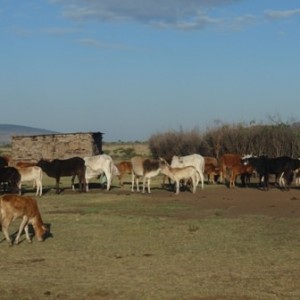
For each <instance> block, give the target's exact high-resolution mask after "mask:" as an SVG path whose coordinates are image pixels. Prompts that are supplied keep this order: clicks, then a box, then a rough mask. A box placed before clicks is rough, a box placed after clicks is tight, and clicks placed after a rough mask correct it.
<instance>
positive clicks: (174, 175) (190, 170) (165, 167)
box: [160, 158, 200, 194]
mask: <svg viewBox="0 0 300 300" xmlns="http://www.w3.org/2000/svg"><path fill="white" fill-rule="evenodd" d="M160 163H161V166H160V167H161V173H162V174H164V175H166V176H168V177H169V178H170V179H171V180H173V181H175V183H176V194H179V189H180V181H182V180H183V181H188V180H191V181H192V192H193V193H196V188H197V185H198V183H199V178H200V176H199V173H198V171H197V170H196V168H195V167H193V166H186V167H182V168H172V167H171V166H170V165H169V164H168V163H167V162H166V161H165V160H164V159H163V158H161V159H160Z"/></svg>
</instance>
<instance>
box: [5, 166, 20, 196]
mask: <svg viewBox="0 0 300 300" xmlns="http://www.w3.org/2000/svg"><path fill="white" fill-rule="evenodd" d="M20 181H21V175H20V173H19V171H18V170H17V169H16V168H14V167H2V168H0V184H1V183H4V184H5V183H8V186H9V188H10V190H11V192H12V193H18V191H19V184H20Z"/></svg>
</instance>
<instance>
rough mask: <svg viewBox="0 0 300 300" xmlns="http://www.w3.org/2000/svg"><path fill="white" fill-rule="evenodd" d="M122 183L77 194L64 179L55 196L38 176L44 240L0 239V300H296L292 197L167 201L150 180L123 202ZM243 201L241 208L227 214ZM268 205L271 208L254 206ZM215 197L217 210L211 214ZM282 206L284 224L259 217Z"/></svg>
mask: <svg viewBox="0 0 300 300" xmlns="http://www.w3.org/2000/svg"><path fill="white" fill-rule="evenodd" d="M139 147H141V148H135V147H132V145H131V144H128V145H124V144H122V145H116V144H113V145H111V144H109V145H104V147H103V149H104V151H109V154H110V155H112V154H113V153H114V154H116V156H117V157H118V158H119V159H121V158H122V153H125V154H128V153H132V151H134V152H135V153H137V154H143V155H144V154H145V155H146V154H147V153H148V152H147V151H148V148H147V145H145V144H142V145H139ZM132 148H133V150H131V149H132ZM128 149H129V150H128ZM125 181H126V184H125V186H124V187H122V188H120V187H118V182H117V181H116V180H114V185H113V188H112V190H111V191H109V192H107V191H105V190H100V189H99V188H94V189H91V191H90V192H89V193H79V192H76V191H75V192H72V191H71V190H70V188H69V186H70V178H64V179H63V180H62V182H61V183H62V187H63V188H65V190H64V191H63V192H62V193H61V194H60V195H56V194H55V191H54V189H53V186H54V180H53V179H49V178H47V176H44V180H43V183H44V192H45V194H44V196H42V197H39V198H38V203H39V207H40V211H41V213H42V217H43V220H44V222H45V223H47V224H49V225H50V227H51V233H52V237H50V238H48V239H47V240H46V241H45V242H43V243H39V242H37V240H36V239H35V238H33V243H32V244H28V243H27V242H26V240H25V236H24V235H22V238H21V243H20V244H19V245H18V246H12V247H9V246H8V244H7V243H6V241H5V240H4V239H3V235H2V234H0V274H1V275H0V276H1V277H0V299H1V300H2V299H3V300H6V299H7V300H13V299H14V300H15V299H64V300H68V299H76V300H77V299H78V300H79V299H80V300H81V299H91V300H94V299H95V300H96V299H100V300H103V299H106V300H110V299H112V300H113V299H114V300H117V299H130V300H141V299H145V300H148V299H149V300H150V299H151V300H152V299H153V300H156V299H157V300H161V299H166V300H181V299H184V300H200V299H201V300H216V299H224V300H249V299H253V300H256V299H266V300H282V299H289V300H298V299H300V230H299V229H300V221H299V217H297V216H298V215H296V216H293V214H294V212H295V211H296V209H298V208H299V204H298V203H299V201H298V200H300V196H299V195H298V194H299V191H298V190H294V191H292V192H289V193H290V194H289V193H283V192H280V191H277V190H275V191H270V192H268V193H262V192H260V191H256V190H248V191H245V190H243V192H242V193H240V192H239V191H240V190H242V189H240V190H239V189H237V190H236V191H231V190H228V189H226V188H224V187H222V186H220V185H216V186H206V187H205V192H204V191H199V190H198V191H197V194H196V195H192V194H190V193H188V192H185V193H181V194H180V195H179V196H175V195H174V194H173V193H172V192H170V191H166V190H162V189H161V188H160V183H161V177H157V178H155V179H154V180H153V183H152V194H151V195H143V194H137V193H131V191H130V185H129V184H128V183H129V182H130V177H129V176H128V177H127V178H126V179H125ZM93 183H94V184H96V181H95V182H93ZM25 188H26V195H33V191H32V190H31V186H30V185H27V186H25ZM215 192H217V193H215ZM237 193H240V196H236V195H239V194H237ZM279 193H281V194H279ZM246 194H247V197H248V199H250V201H248V202H247V203H248V206H249V207H247V208H244V209H241V210H239V211H243V213H242V214H239V213H231V212H233V211H234V210H235V209H236V207H237V206H239V205H240V204H242V203H243V202H246V200H245V196H246ZM212 195H214V196H212ZM216 195H217V196H216ZM278 195H279V196H278ZM274 196H276V197H277V198H278V199H277V200H276V201H277V202H276V201H275V200H274V201H275V202H274V203H273V202H267V201H265V200H267V199H264V198H267V197H268V198H269V201H272V197H274ZM218 197H219V198H220V199H221V198H222V199H223V202H225V205H223V206H222V205H216V206H213V204H211V203H212V202H213V201H217V200H218V199H216V198H218ZM239 197H240V198H239ZM251 197H252V199H253V202H252V201H251ZM281 198H282V199H281ZM234 199H237V201H236V200H234ZM270 199H271V200H270ZM254 200H255V201H256V203H259V202H264V201H265V204H262V210H261V211H260V210H259V209H255V210H251V209H252V207H253V206H254V204H253V203H254ZM197 203H201V206H200V205H198V204H197ZM285 204H288V205H291V204H292V205H293V206H292V208H291V209H290V210H289V214H286V215H284V214H282V215H281V214H279V215H276V214H272V213H270V214H269V213H268V212H272V211H273V210H275V209H277V211H279V212H280V207H279V208H278V206H279V205H282V207H283V208H284V209H286V208H285V207H284V205H285ZM249 208H250V209H249ZM248 209H249V210H248ZM229 213H230V215H229ZM294 215H295V214H294ZM290 216H293V217H290ZM18 225H19V221H15V222H14V223H13V225H12V227H11V228H10V233H11V234H15V233H16V231H17V229H18Z"/></svg>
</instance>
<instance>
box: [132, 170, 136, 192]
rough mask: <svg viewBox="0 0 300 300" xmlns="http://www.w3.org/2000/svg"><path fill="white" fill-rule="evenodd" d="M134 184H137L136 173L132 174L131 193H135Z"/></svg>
mask: <svg viewBox="0 0 300 300" xmlns="http://www.w3.org/2000/svg"><path fill="white" fill-rule="evenodd" d="M134 183H135V176H134V173H133V172H132V173H131V191H132V192H134Z"/></svg>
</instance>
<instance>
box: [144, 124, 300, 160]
mask: <svg viewBox="0 0 300 300" xmlns="http://www.w3.org/2000/svg"><path fill="white" fill-rule="evenodd" d="M149 148H150V152H151V154H152V156H153V157H155V158H157V157H159V156H162V157H164V158H166V159H168V160H171V158H172V156H173V155H188V154H192V153H199V154H201V155H203V156H214V157H216V158H220V157H221V156H222V155H223V154H224V153H239V154H241V155H243V154H253V155H257V156H260V155H267V156H269V157H278V156H290V157H295V158H298V157H300V123H293V124H289V123H283V122H279V123H276V124H272V125H263V124H252V125H245V124H240V123H239V124H222V125H219V126H215V127H212V128H208V129H207V130H206V131H205V132H201V131H200V130H199V129H192V130H190V131H184V130H179V131H167V132H164V133H156V134H153V135H152V136H151V137H150V138H149Z"/></svg>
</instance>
